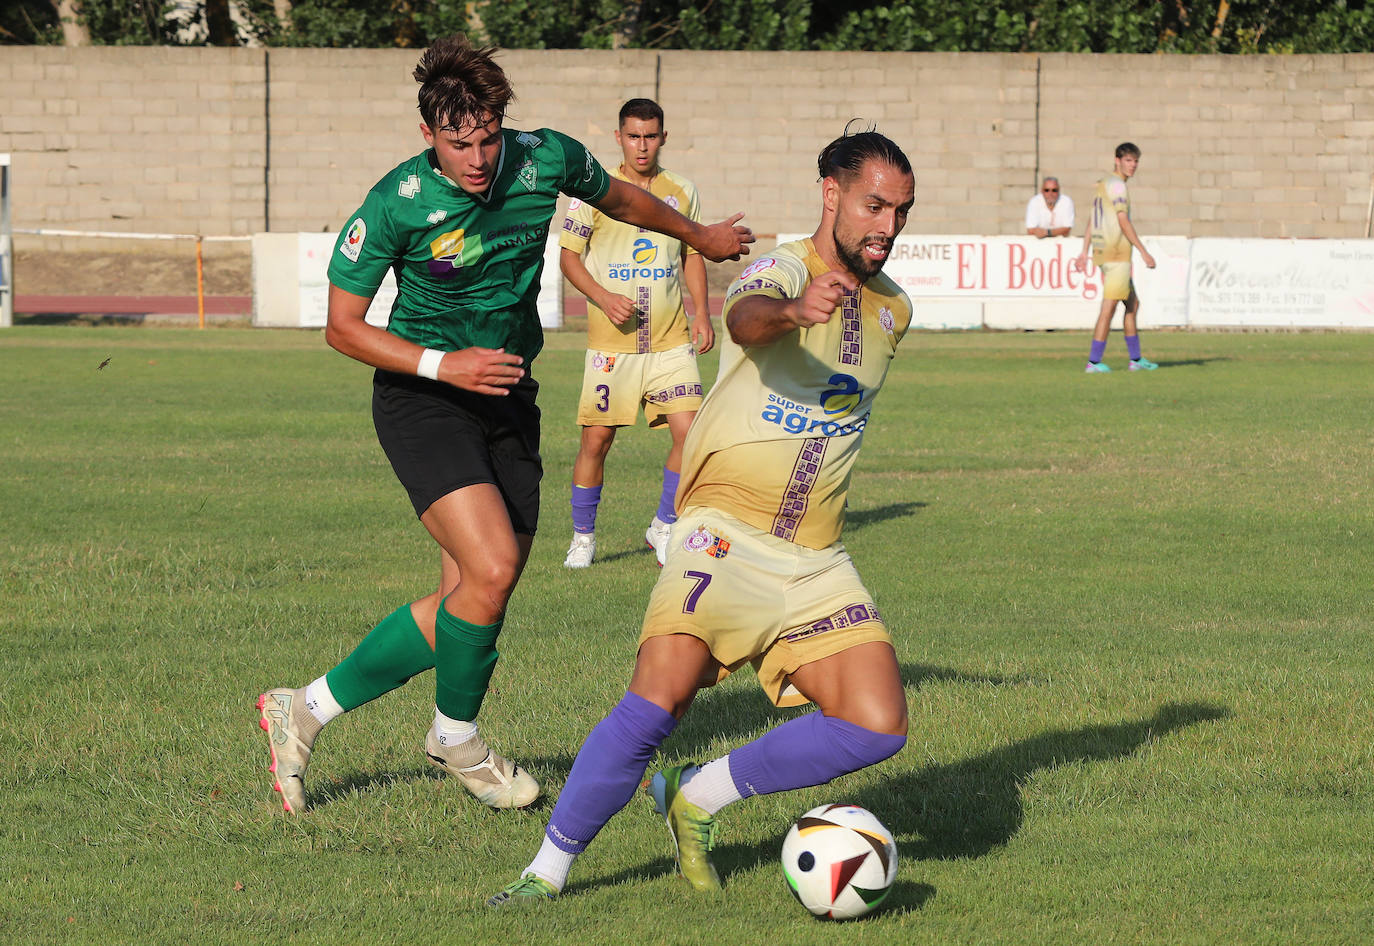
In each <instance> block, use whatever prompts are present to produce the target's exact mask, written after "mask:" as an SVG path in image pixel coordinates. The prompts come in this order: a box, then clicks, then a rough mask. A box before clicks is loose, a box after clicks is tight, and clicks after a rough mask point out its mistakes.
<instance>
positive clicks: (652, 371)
mask: <svg viewBox="0 0 1374 946" xmlns="http://www.w3.org/2000/svg"><path fill="white" fill-rule="evenodd" d="M667 139H668V133H667V131H665V130H664V128H663V109H662V108H660V107H659V105H658V103H656V102H654V101H652V100H650V99H630V100H629V101H628V102H626V103H625V104H624V105H622V106H621V107H620V117H619V124H618V126H617V129H616V133H615V140H616V143H617V144H619V145H620V149H621V151H622V153H623V155H624V160H623V161H622V163H621V165H620V167H619V168H618V169H617V170H616V171H615V174H614V176H615V177H616V178H618V179H620V180H623V181H626V182H627V183H630V184H633V185H634V186H636V187H638V188H640V189H642V190H645V191H648V192H649V193H650V194H653V195H654V196H655V197H657V198H658V199H659V200H661V201H663V202H664V203H665V204H667V205H668V206H669V207H672V208H673V209H674V210H677V211H679V212H680V213H682V214H683V215H684V216H685V217H687V218H688V219H689V220H694V221H700V220H701V208H700V203H699V201H698V200H697V190H696V188H695V187H694V186H693V185H692V182H691V181H689V180H687V179H686V178H684V177H682V176H681V175H678V174H674V173H673V172H672V171H668V170H665V169H664V168H662V167H660V166H659V163H658V153H659V149H660V148H662V147H663V145H664V144H665V143H666V142H667ZM559 244H560V246H561V247H562V257H561V267H562V270H563V275H565V276H567V277H568V281H569V282H571V283H572V284H573V285H574V286H575V287H576V288H577V289H578V291H580V292H581V293H582V294H583V295H585V296H586V297H587V300H588V306H587V354H586V362H585V364H584V366H583V369H582V396H581V398H580V399H579V401H578V405H577V422H578V423H579V424H580V425H582V440H581V443H580V445H579V447H578V451H577V459H576V461H574V463H573V478H572V520H573V540H572V544H571V545H570V546H569V547H568V556H567V559H566V560H565V561H564V562H563V564H564V565H565V566H567V567H568V568H586V567H587V566H588V565H590V564H591V563H592V558H593V557H594V556H595V554H596V513H597V508H598V506H599V505H600V503H601V487H602V484H603V481H604V476H605V466H606V455H607V454H608V453H609V452H610V449H611V444H612V442H613V441H614V440H615V433H616V430H617V428H620V427H627V426H630V425H632V424H634V422H635V419H636V417H638V415H639V409H640V406H641V405H643V408H644V416H645V419H646V420H647V421H648V423H649V426H650V427H658V426H667V428H668V432H669V433H670V434H671V435H672V445H671V446H670V447H669V448H668V457H667V459H666V461H665V462H664V464H663V482H662V488H661V489H660V490H659V500H658V510H657V512H656V513H655V515H654V518H653V521H652V522H651V523H650V524H649V528H648V529H647V530H646V531H645V533H644V539H645V541H646V542H647V543H648V544H649V545H650V546H652V547H653V549H654V553H655V555H656V556H657V558H658V564H660V565H662V564H663V556H664V550H665V547H666V545H667V542H668V529H669V527H670V526H671V525H672V523H673V522H674V521H675V520H676V519H677V514H676V513H675V512H674V510H673V497H674V496H675V495H676V493H677V485H678V474H679V472H680V471H681V469H682V441H683V438H685V437H686V436H687V428H688V427H690V426H691V423H692V418H694V417H695V416H696V412H697V408H698V407H700V406H701V375H700V374H699V373H698V371H697V362H696V356H697V355H698V354H701V353H704V352H707V351H710V349H711V347H712V345H714V344H715V330H714V329H713V328H712V327H711V311H710V300H709V298H708V296H707V289H706V263H705V262H704V261H703V260H702V258H701V256H700V254H698V253H697V252H696V251H695V250H693V249H692V248H691V247H690V246H688V245H687V244H685V243H683V242H682V241H681V240H676V239H674V238H672V237H665V236H662V235H660V234H657V233H650V232H649V231H646V230H644V229H643V228H641V227H636V226H633V225H631V224H627V223H622V222H620V221H619V220H616V219H614V218H613V217H608V216H606V215H605V214H603V213H602V212H601V211H599V210H597V209H596V207H595V206H593V205H591V204H589V203H586V202H584V201H581V200H574V201H573V202H572V204H571V205H570V207H569V209H568V216H567V219H566V220H565V221H564V222H563V233H562V234H561V236H560V237H559ZM684 284H685V285H686V287H687V291H688V293H689V294H690V295H691V297H692V321H691V328H690V332H689V330H688V322H687V313H686V311H685V310H684V308H683V305H682V288H683V285H684Z"/></svg>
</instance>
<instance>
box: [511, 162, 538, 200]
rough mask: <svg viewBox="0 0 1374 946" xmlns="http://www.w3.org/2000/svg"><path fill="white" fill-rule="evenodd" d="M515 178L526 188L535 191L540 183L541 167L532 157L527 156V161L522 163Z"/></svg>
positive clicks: (531, 191)
mask: <svg viewBox="0 0 1374 946" xmlns="http://www.w3.org/2000/svg"><path fill="white" fill-rule="evenodd" d="M515 179H516V180H517V181H519V182H520V183H521V184H523V185H524V186H525V190H527V191H529V192H530V193H531V194H532V193H534V189H535V187H537V186H538V184H539V167H538V166H537V165H536V164H535V163H534V160H533V159H532V158H526V159H525V163H524V164H522V165H520V167H519V169H517V170H516V172H515Z"/></svg>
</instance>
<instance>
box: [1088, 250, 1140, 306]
mask: <svg viewBox="0 0 1374 946" xmlns="http://www.w3.org/2000/svg"><path fill="white" fill-rule="evenodd" d="M1097 268H1098V269H1100V270H1102V296H1103V298H1106V299H1117V300H1124V299H1129V298H1130V297H1131V293H1132V292H1134V291H1135V286H1134V285H1133V284H1132V283H1131V261H1130V260H1125V261H1123V262H1120V263H1098V264H1097Z"/></svg>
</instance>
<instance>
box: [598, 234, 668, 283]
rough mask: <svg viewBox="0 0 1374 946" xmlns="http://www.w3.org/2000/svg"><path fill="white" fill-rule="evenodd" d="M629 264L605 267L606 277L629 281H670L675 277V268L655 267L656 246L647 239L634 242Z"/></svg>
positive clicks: (656, 258) (643, 238)
mask: <svg viewBox="0 0 1374 946" xmlns="http://www.w3.org/2000/svg"><path fill="white" fill-rule="evenodd" d="M630 259H631V262H629V263H612V264H611V265H609V266H607V267H606V275H607V276H609V277H610V278H611V279H620V280H625V281H627V282H628V281H629V280H631V279H653V280H659V279H672V278H673V277H674V276H675V275H677V266H675V265H674V264H673V263H669V264H668V265H667V266H655V265H654V263H655V262H657V260H658V244H657V243H655V242H654V241H653V240H651V239H649V238H648V237H640V238H639V239H638V240H635V242H634V246H633V247H631V249H630Z"/></svg>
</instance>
